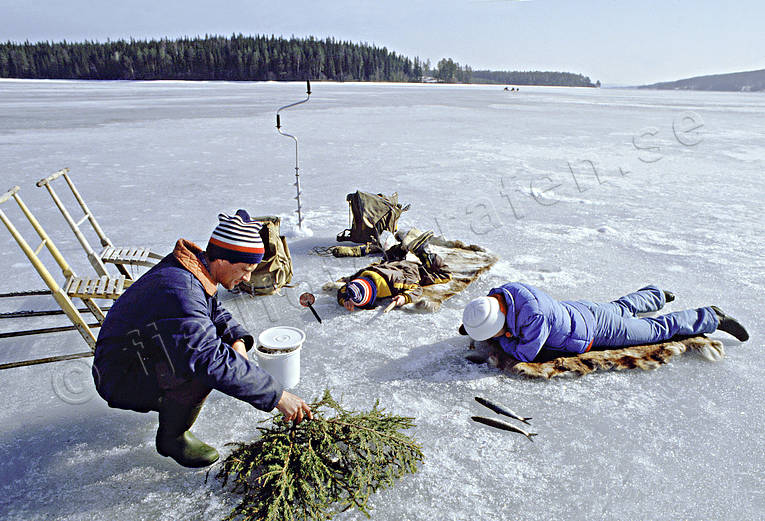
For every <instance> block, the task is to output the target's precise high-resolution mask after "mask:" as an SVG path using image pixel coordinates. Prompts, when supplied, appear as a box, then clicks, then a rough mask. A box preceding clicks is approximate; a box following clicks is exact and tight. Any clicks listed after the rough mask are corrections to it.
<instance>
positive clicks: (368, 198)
mask: <svg viewBox="0 0 765 521" xmlns="http://www.w3.org/2000/svg"><path fill="white" fill-rule="evenodd" d="M345 199H346V201H348V207H349V211H348V213H349V217H348V220H349V221H351V218H352V219H353V220H352V222H350V228H348V229H346V230H343V231H342V232H341V233H340V234H338V236H337V240H338V242H342V241H351V242H357V243H362V244H364V243H368V242H374V243H376V242H377V238H378V237H379V235H380V234H381V233H382V232H383V231H384V230H388V231H389V232H391V233H396V228H397V226H398V219H399V217H401V214H402V213H403V212H405V211H407V210H408V209H409V205H406V206H405V207H403V208H402V207H401V205H400V204H399V203H398V193H394V194H393V195H391V196H387V195H383V194H370V193H367V192H361V191H356V192H355V193H352V194H348V195H347V196H346V198H345ZM351 214H352V215H351Z"/></svg>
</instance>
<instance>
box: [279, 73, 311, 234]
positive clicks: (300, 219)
mask: <svg viewBox="0 0 765 521" xmlns="http://www.w3.org/2000/svg"><path fill="white" fill-rule="evenodd" d="M305 84H306V97H305V99H304V100H300V101H296V102H295V103H290V104H289V105H285V106H283V107H280V108H279V110H277V111H276V130H278V131H279V134H281V135H282V136H287V137H291V138H292V139H294V140H295V187H296V189H297V197H295V199H297V214H298V228H300V229H302V228H303V214H302V211H301V207H300V194H301V192H300V167H299V166H298V140H297V138H296V137H295V136H293V135H292V134H287V133H286V132H282V122H281V118H279V113H280V112H281V111H283V110H285V109H288V108H290V107H294V106H296V105H301V104H303V103H305V102H306V101H308V99H309V98H310V97H311V80H306V81H305Z"/></svg>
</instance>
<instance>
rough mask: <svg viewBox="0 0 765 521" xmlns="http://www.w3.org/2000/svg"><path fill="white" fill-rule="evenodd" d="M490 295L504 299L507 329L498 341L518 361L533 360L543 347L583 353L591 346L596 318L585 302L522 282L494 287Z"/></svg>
mask: <svg viewBox="0 0 765 521" xmlns="http://www.w3.org/2000/svg"><path fill="white" fill-rule="evenodd" d="M489 295H498V296H501V297H502V300H503V301H504V304H505V308H504V309H503V311H506V315H507V319H506V324H507V328H506V333H505V335H504V336H501V337H499V343H500V346H502V349H503V350H504V351H505V352H506V353H508V354H509V355H510V356H512V357H513V358H515V359H516V360H520V361H521V362H531V361H532V360H534V357H536V356H537V354H539V351H540V350H541V349H542V348H543V347H544V348H545V349H553V350H557V351H567V352H570V353H584V352H586V351H588V350H589V349H590V347H592V341H593V339H594V337H595V317H594V315H593V314H592V312H591V311H590V310H589V309H588V308H587V307H586V306H585V305H584V304H582V303H580V302H575V301H563V302H560V301H557V300H555V299H553V298H552V297H550V295H548V294H547V293H545V292H544V291H541V290H539V289H537V288H535V287H533V286H529V285H527V284H522V283H520V282H510V283H508V284H505V285H504V286H500V287H499V288H494V289H492V290H491V291H490V292H489Z"/></svg>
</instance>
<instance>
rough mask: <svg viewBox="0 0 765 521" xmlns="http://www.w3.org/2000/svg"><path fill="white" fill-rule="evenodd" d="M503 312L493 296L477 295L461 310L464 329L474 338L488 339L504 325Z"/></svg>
mask: <svg viewBox="0 0 765 521" xmlns="http://www.w3.org/2000/svg"><path fill="white" fill-rule="evenodd" d="M505 319H506V317H505V314H504V313H502V310H501V309H500V307H499V301H497V299H495V298H494V297H478V298H477V299H473V300H471V301H470V302H468V303H467V306H465V311H463V312H462V324H463V325H464V326H465V331H467V334H468V335H470V338H472V339H474V340H488V339H489V338H491V337H493V336H494V335H496V334H497V333H499V332H500V330H501V329H502V328H503V327H504V325H505Z"/></svg>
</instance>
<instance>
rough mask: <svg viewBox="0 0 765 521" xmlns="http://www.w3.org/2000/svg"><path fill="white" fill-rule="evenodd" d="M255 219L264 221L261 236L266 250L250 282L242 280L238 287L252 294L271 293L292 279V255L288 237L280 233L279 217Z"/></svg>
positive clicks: (255, 218)
mask: <svg viewBox="0 0 765 521" xmlns="http://www.w3.org/2000/svg"><path fill="white" fill-rule="evenodd" d="M254 220H256V221H261V222H262V223H263V226H262V227H261V228H260V236H261V237H262V239H263V246H264V247H265V250H266V251H265V253H264V254H263V260H261V261H260V263H259V264H258V267H257V268H255V271H253V272H252V275H250V280H249V282H241V283H240V284H239V285H238V286H237V288H238V289H240V290H241V291H244V292H245V293H249V294H250V295H271V294H273V293H276V291H277V290H278V289H279V288H281V287H283V286H286V285H288V284H289V283H290V281H291V280H292V257H291V256H290V249H289V247H288V246H287V239H285V237H284V236H283V235H279V225H280V224H281V219H279V217H276V216H273V215H269V216H265V217H254Z"/></svg>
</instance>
